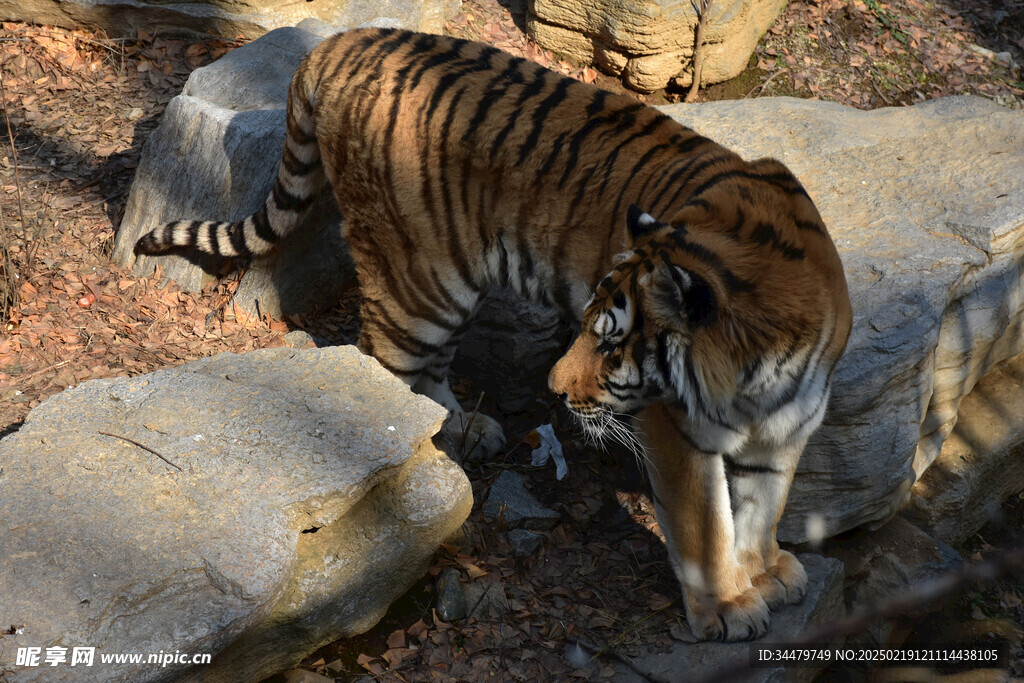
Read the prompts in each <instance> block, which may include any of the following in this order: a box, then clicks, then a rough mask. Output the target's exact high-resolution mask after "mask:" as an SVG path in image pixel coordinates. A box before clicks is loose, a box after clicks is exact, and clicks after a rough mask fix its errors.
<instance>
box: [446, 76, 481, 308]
mask: <svg viewBox="0 0 1024 683" xmlns="http://www.w3.org/2000/svg"><path fill="white" fill-rule="evenodd" d="M465 94H466V88H461V89H460V90H459V91H458V92H457V93H455V96H454V97H452V99H451V101H450V102H449V103H448V113H447V114H446V116H445V120H444V122H443V123H442V125H441V129H442V131H447V130H448V129H449V128H450V127H451V123H452V121H453V120H454V118H455V112H456V110H457V107H458V104H459V101H460V100H461V99H462V97H463V95H465ZM449 139H450V138H448V137H447V136H442V137H441V150H440V154H439V159H438V168H440V169H441V172H442V174H443V173H444V172H445V169H447V168H448V141H449ZM440 185H441V201H442V206H443V209H444V214H445V215H444V216H442V219H441V226H442V227H443V228H444V230H445V237H446V238H447V242H448V253H449V254H451V256H452V259H453V260H454V262H455V269H456V270H457V271H458V273H459V276H460V277H461V278H462V281H463V282H464V283H466V286H467V287H469V288H470V289H471V290H473V291H474V292H479V291H480V284H479V283H478V282H477V281H476V279H475V278H474V277H473V272H472V269H471V267H470V263H469V259H468V258H467V257H466V250H465V249H464V248H463V246H462V240H461V239H460V238H459V231H458V227H457V226H456V225H455V210H454V206H453V204H454V202H453V200H452V193H451V184H450V183H449V182H447V181H446V180H445V178H441V179H440Z"/></svg>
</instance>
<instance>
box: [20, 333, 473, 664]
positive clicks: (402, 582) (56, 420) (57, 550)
mask: <svg viewBox="0 0 1024 683" xmlns="http://www.w3.org/2000/svg"><path fill="white" fill-rule="evenodd" d="M445 415H446V411H445V410H444V409H443V408H441V407H440V406H438V405H436V404H435V403H433V402H432V401H430V400H429V399H426V398H424V397H422V396H418V395H415V394H413V393H412V392H410V391H409V389H408V388H407V387H406V386H405V385H404V384H402V383H401V382H400V381H399V380H397V379H395V378H394V377H393V376H392V375H391V374H390V373H388V372H387V371H386V370H384V369H382V368H381V367H380V366H379V365H378V364H377V362H376V361H375V360H373V359H372V358H368V357H366V356H363V355H362V354H360V353H358V352H357V351H356V350H355V349H354V348H353V347H337V348H329V349H311V350H306V351H295V350H289V349H274V350H265V351H256V352H253V353H250V354H245V355H242V356H238V355H234V354H221V355H219V356H215V357H212V358H207V359H204V360H200V361H197V362H195V363H190V364H188V365H184V366H180V367H178V368H174V369H172V370H162V371H159V372H154V373H151V374H148V375H142V376H139V377H134V378H118V379H113V380H96V381H91V382H86V383H84V384H82V385H80V386H78V387H75V388H73V389H69V390H67V391H65V392H63V393H61V394H58V395H56V396H54V397H52V398H50V399H49V400H47V401H45V402H44V403H43V404H42V405H40V406H39V407H38V408H36V409H35V410H33V411H32V412H31V413H30V414H29V416H28V418H27V420H26V421H25V424H24V426H23V427H22V428H21V429H20V430H19V431H18V432H16V433H15V434H13V435H11V436H9V437H7V438H5V439H4V440H3V441H0V508H2V509H3V510H4V514H3V517H2V518H0V549H2V554H3V557H2V561H0V586H2V587H3V588H2V590H0V621H3V622H4V624H5V625H8V626H9V625H15V626H16V627H17V628H18V629H19V630H20V632H19V634H18V635H15V636H11V635H5V636H4V637H3V638H0V670H2V671H7V670H11V671H13V672H14V674H13V676H14V679H13V680H18V681H21V680H25V681H29V680H40V679H44V678H45V679H46V680H76V681H78V680H103V681H107V680H158V679H161V678H167V677H180V676H182V675H190V674H194V675H202V676H203V677H204V678H205V679H206V680H258V679H260V678H263V677H265V676H268V675H271V674H273V673H275V672H276V671H280V670H282V669H285V668H287V667H288V666H291V665H293V664H295V663H296V662H297V661H298V660H299V659H301V657H302V656H304V655H305V654H307V653H309V652H310V651H312V650H314V649H315V648H317V647H319V646H321V645H323V644H326V643H327V642H330V641H332V640H334V639H337V638H339V637H344V636H348V635H352V634H355V633H360V632H362V631H365V630H366V629H368V628H370V627H371V626H372V625H373V624H375V623H376V622H377V620H379V619H380V617H381V616H383V614H384V612H385V610H386V609H387V607H388V605H389V604H390V603H391V601H392V600H393V599H395V598H396V597H398V596H400V595H401V594H402V593H403V592H404V591H405V590H406V589H407V588H408V587H409V586H410V585H411V584H412V582H413V581H415V580H416V579H418V578H419V577H420V576H422V575H423V573H424V572H425V570H426V568H427V565H428V563H429V561H430V559H431V557H432V555H433V553H434V552H435V551H436V549H437V547H438V546H439V544H440V543H442V542H443V541H444V540H445V539H446V538H447V537H448V536H450V535H451V534H453V533H454V532H455V531H456V530H457V529H458V528H459V527H460V525H461V524H462V523H463V521H464V520H465V518H466V516H467V515H468V514H469V510H470V508H471V506H472V492H471V490H470V487H469V482H468V481H467V479H466V477H465V474H464V473H463V472H462V470H461V469H460V468H459V467H458V466H457V465H455V464H454V463H452V462H451V461H450V460H449V459H448V458H447V457H446V456H444V455H443V454H442V453H440V452H439V451H437V450H436V449H435V448H434V447H433V446H432V445H431V441H430V439H431V436H432V435H433V434H434V433H436V432H437V430H438V429H439V427H440V425H441V423H442V421H443V420H444V418H445ZM101 432H108V433H110V434H115V435H118V436H123V437H127V438H129V439H132V440H134V441H136V442H138V443H139V444H143V445H145V446H146V447H148V448H151V449H153V450H154V451H157V452H158V453H160V454H161V455H162V456H164V457H165V458H166V459H167V460H169V461H170V462H171V463H173V465H171V464H168V463H167V462H165V461H164V460H162V459H161V458H160V457H158V456H157V455H155V454H153V453H151V452H149V451H147V450H145V449H143V448H141V447H140V446H138V445H135V444H132V443H128V442H126V441H124V440H121V439H118V438H114V437H111V436H107V435H104V434H101ZM178 468H180V469H178ZM5 628H6V626H5ZM77 646H91V647H95V648H97V650H96V658H97V660H96V661H97V663H96V665H94V666H93V667H91V668H84V667H71V666H68V665H64V666H58V667H54V668H51V667H48V666H47V667H35V668H33V667H17V666H15V660H16V653H17V649H18V648H22V647H41V648H43V652H46V649H47V648H50V647H66V648H69V653H70V648H73V647H77ZM161 650H162V651H163V652H175V651H178V650H180V651H181V652H189V653H210V654H213V655H214V660H213V663H212V664H211V665H209V666H205V667H200V668H198V669H196V670H194V671H191V672H190V671H188V670H184V669H183V667H180V666H178V667H168V668H166V669H161V668H160V667H153V666H146V665H141V666H139V665H134V666H133V665H128V664H122V665H100V664H99V657H100V655H102V654H109V653H122V652H124V653H128V652H140V653H157V652H159V651H161Z"/></svg>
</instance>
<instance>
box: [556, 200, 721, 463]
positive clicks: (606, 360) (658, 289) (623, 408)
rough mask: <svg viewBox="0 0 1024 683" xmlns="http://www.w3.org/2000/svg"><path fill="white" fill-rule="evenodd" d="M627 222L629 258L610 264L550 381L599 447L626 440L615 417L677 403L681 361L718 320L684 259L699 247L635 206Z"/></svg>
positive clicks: (693, 266)
mask: <svg viewBox="0 0 1024 683" xmlns="http://www.w3.org/2000/svg"><path fill="white" fill-rule="evenodd" d="M626 220H627V227H628V229H629V233H630V235H631V237H632V240H633V243H632V247H631V251H628V252H626V253H623V254H619V255H617V256H616V257H615V258H614V261H615V266H614V268H613V269H612V271H611V272H610V273H609V274H608V275H607V276H605V277H604V279H602V280H601V282H600V283H599V284H598V286H597V289H596V291H595V293H594V295H593V297H592V298H591V300H590V302H589V303H588V304H587V307H586V310H585V312H584V314H583V320H582V326H581V329H580V332H579V335H578V336H577V337H576V339H575V341H574V342H573V344H572V346H571V347H570V348H569V350H568V351H567V352H566V354H565V355H564V356H563V357H562V358H561V359H559V361H558V362H557V363H556V364H555V366H554V368H552V370H551V373H550V375H549V376H548V386H549V387H550V388H551V390H552V391H553V392H554V393H555V395H556V396H558V397H559V398H561V399H562V400H563V401H564V402H565V403H566V405H567V406H568V407H569V409H570V410H571V411H572V412H573V414H574V415H575V416H576V417H577V418H578V420H579V422H580V423H581V425H582V426H583V428H584V431H585V432H586V433H587V434H588V435H590V436H593V437H596V438H597V439H599V440H600V439H604V438H606V437H610V438H612V439H615V440H620V441H630V439H629V436H630V435H629V434H628V430H626V428H625V427H624V426H623V425H622V423H621V422H620V421H619V420H618V418H619V417H620V416H622V415H624V414H631V413H635V412H636V411H638V410H640V409H641V408H643V407H645V406H646V405H648V404H650V403H653V402H655V401H663V402H671V403H678V402H679V400H680V398H681V396H680V394H681V392H684V391H686V390H687V389H686V387H687V386H689V385H691V383H692V382H693V381H694V378H693V377H688V376H687V373H689V372H692V371H693V370H692V368H693V365H692V364H691V363H686V362H685V357H686V355H687V354H689V353H691V351H692V348H693V342H694V340H695V338H696V337H697V336H698V335H700V334H701V332H702V330H706V329H708V328H710V327H712V326H714V325H716V323H717V322H718V320H719V316H720V313H721V311H720V295H719V293H717V292H716V290H715V286H714V285H713V284H712V282H710V281H709V280H708V279H707V278H706V277H705V276H704V275H702V274H701V273H700V272H698V270H700V269H699V268H698V267H697V265H698V263H699V260H698V259H693V258H687V256H686V253H685V252H686V251H688V250H689V251H691V252H692V250H693V249H695V248H698V249H699V248H700V247H699V246H697V245H695V244H693V243H692V242H687V238H686V234H687V233H686V229H685V228H683V227H674V226H673V225H670V224H666V223H662V222H660V221H658V220H656V219H655V218H653V217H652V216H650V215H648V214H646V213H644V212H643V211H641V210H640V209H639V208H638V207H636V206H635V205H633V206H630V207H629V210H628V212H627V219H626ZM704 343H705V345H706V340H704ZM706 379H707V380H711V381H712V382H714V379H713V378H711V377H708V378H706ZM701 381H702V383H703V382H705V380H704V379H702V380H701ZM725 382H726V383H728V382H729V380H728V379H725ZM627 445H631V443H627Z"/></svg>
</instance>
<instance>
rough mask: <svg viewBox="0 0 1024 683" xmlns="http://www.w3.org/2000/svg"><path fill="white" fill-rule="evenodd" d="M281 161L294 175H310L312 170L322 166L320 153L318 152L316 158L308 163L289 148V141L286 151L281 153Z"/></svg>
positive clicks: (285, 147)
mask: <svg viewBox="0 0 1024 683" xmlns="http://www.w3.org/2000/svg"><path fill="white" fill-rule="evenodd" d="M281 163H282V164H284V168H285V170H286V171H288V173H290V174H291V175H294V176H304V175H308V174H309V173H310V172H312V171H315V170H317V169H319V168H320V153H319V151H318V152H317V155H316V158H315V159H314V160H313V161H310V162H308V163H306V162H302V161H299V158H298V157H297V156H295V154H294V153H293V152H292V151H291V150H290V149H289V148H288V145H287V143H286V144H285V146H284V153H283V154H282V155H281Z"/></svg>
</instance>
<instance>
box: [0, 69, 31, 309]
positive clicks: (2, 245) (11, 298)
mask: <svg viewBox="0 0 1024 683" xmlns="http://www.w3.org/2000/svg"><path fill="white" fill-rule="evenodd" d="M0 107H2V108H3V110H4V120H5V121H6V122H7V138H8V140H10V142H11V163H12V164H13V165H14V186H15V188H16V190H17V195H18V217H19V218H20V219H21V236H22V242H23V244H24V253H25V255H26V261H31V255H30V253H29V251H28V247H29V244H28V243H29V240H28V227H27V226H26V225H25V207H24V205H23V203H22V199H21V176H20V174H19V173H18V151H17V149H16V148H15V146H14V133H13V132H12V131H11V118H10V116H9V115H8V112H7V89H6V88H5V87H4V79H3V74H0ZM0 251H3V254H0V257H2V263H0V266H2V267H3V271H4V281H3V286H4V289H5V290H6V291H4V292H0V321H6V320H7V316H8V314H9V312H10V311H13V310H14V308H15V307H16V306H17V305H18V297H19V289H20V283H19V282H18V273H17V272H16V269H15V267H14V261H13V260H12V259H11V239H10V234H9V233H8V232H7V225H6V223H5V221H4V217H3V209H2V207H0ZM24 265H25V272H26V273H27V272H28V270H29V268H30V266H31V263H30V262H28V263H25V264H24Z"/></svg>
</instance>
